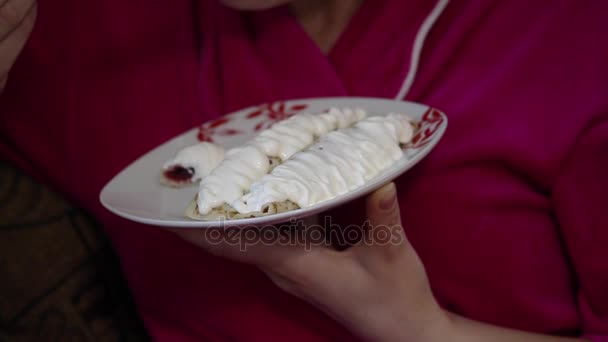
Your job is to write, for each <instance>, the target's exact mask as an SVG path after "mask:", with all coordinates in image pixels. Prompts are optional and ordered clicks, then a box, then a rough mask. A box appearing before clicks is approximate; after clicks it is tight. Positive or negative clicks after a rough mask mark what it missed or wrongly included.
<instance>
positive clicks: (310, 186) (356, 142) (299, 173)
mask: <svg viewBox="0 0 608 342" xmlns="http://www.w3.org/2000/svg"><path fill="white" fill-rule="evenodd" d="M413 134H414V130H413V127H412V125H411V124H410V119H409V118H408V117H407V116H406V115H404V114H389V115H387V116H375V117H370V118H367V119H365V120H363V121H360V122H358V123H357V124H355V125H354V127H350V128H345V129H340V130H338V131H334V132H330V133H328V134H326V135H324V136H322V137H321V138H320V139H319V141H318V142H317V143H315V144H314V145H312V146H311V147H310V148H308V149H306V150H305V151H303V152H299V153H296V154H294V155H293V156H292V157H291V158H290V159H289V160H287V161H285V162H284V163H282V164H281V165H279V166H277V167H276V168H275V169H274V170H273V171H272V173H270V174H268V175H265V176H263V177H262V178H261V179H260V180H259V181H257V182H255V183H253V184H252V185H251V189H250V192H249V193H248V194H246V195H244V196H242V197H241V198H240V199H238V200H237V201H233V202H232V203H230V204H231V205H232V206H233V207H234V208H235V209H236V210H238V211H239V212H240V213H248V212H256V211H261V210H262V209H263V208H264V206H266V205H267V204H270V203H273V202H284V201H287V200H290V201H292V202H294V203H296V204H297V205H299V206H300V207H301V208H306V207H309V206H312V205H314V204H317V203H320V202H323V201H326V200H329V199H332V198H335V197H336V196H339V195H341V194H344V193H347V192H349V191H351V190H353V189H355V188H358V187H360V186H362V185H363V184H364V183H365V182H366V181H368V180H369V179H371V178H373V177H374V176H376V175H377V174H379V173H380V172H381V171H383V170H385V169H387V168H388V167H390V166H391V165H393V163H394V162H396V161H397V160H399V159H400V158H401V157H402V155H403V152H402V150H401V148H400V146H399V144H405V143H408V142H409V141H410V140H411V139H412V137H413Z"/></svg>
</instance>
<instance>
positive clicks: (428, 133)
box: [197, 101, 444, 149]
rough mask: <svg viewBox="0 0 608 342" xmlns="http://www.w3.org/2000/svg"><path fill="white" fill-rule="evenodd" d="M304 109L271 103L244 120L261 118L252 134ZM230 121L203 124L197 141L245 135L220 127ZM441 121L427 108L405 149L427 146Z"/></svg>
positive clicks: (281, 103)
mask: <svg viewBox="0 0 608 342" xmlns="http://www.w3.org/2000/svg"><path fill="white" fill-rule="evenodd" d="M306 108H308V105H307V104H293V105H290V106H287V105H286V104H285V102H283V101H278V102H271V103H265V104H262V105H260V106H258V107H256V108H255V109H254V110H253V111H252V112H250V113H249V114H247V115H246V116H245V118H246V119H247V120H252V119H255V118H259V117H262V118H263V119H262V121H260V122H259V123H258V124H256V125H255V127H254V132H258V131H260V130H263V129H267V128H269V127H270V126H272V125H273V124H275V123H276V122H278V121H281V120H285V119H287V118H289V117H292V116H294V115H296V114H298V113H299V112H301V111H303V110H305V109H306ZM232 120H233V119H232V118H230V117H225V116H223V117H220V118H218V119H215V120H213V121H210V122H208V123H205V124H203V125H202V126H200V128H199V132H198V135H197V138H198V140H199V141H207V142H213V139H214V137H215V136H232V135H237V134H243V133H245V132H243V131H241V130H238V129H234V128H223V127H222V126H224V125H226V124H228V123H229V122H231V121H232ZM443 121H444V118H443V115H442V114H441V112H439V111H438V110H437V109H435V108H429V109H428V110H427V111H426V112H425V113H424V114H423V115H422V120H421V121H420V122H419V123H418V125H417V126H418V127H417V129H416V134H414V137H413V138H412V141H411V143H410V144H409V145H408V146H407V147H408V148H413V149H417V148H421V147H423V146H425V145H427V144H428V143H429V142H431V140H432V138H433V135H435V133H436V132H437V130H438V129H439V127H440V126H441V124H442V123H443Z"/></svg>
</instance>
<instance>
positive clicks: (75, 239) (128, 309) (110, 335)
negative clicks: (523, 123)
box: [0, 163, 148, 341]
mask: <svg viewBox="0 0 608 342" xmlns="http://www.w3.org/2000/svg"><path fill="white" fill-rule="evenodd" d="M4 340H10V341H144V340H148V338H147V336H146V334H145V331H144V328H143V326H142V325H141V323H140V321H139V320H138V318H137V315H136V312H135V310H134V306H133V303H132V300H131V297H130V295H129V292H128V290H127V288H126V286H125V282H124V279H123V278H122V275H121V273H120V266H119V264H118V262H117V260H116V258H115V256H114V254H113V252H112V250H111V247H110V245H109V243H108V241H107V240H106V238H105V237H104V236H103V234H102V232H101V231H100V229H99V227H97V226H96V224H95V222H94V221H93V220H92V219H91V217H89V216H87V214H86V213H85V212H83V211H82V210H80V209H78V208H76V207H74V206H72V205H70V204H69V203H68V202H66V201H65V200H64V199H62V198H61V197H60V196H58V195H57V194H55V193H54V192H52V191H50V190H49V189H47V188H46V187H44V186H42V185H40V184H38V183H36V182H34V181H32V180H31V179H30V178H29V177H27V176H25V175H24V174H22V173H21V172H20V171H18V170H17V169H15V168H13V167H10V166H8V165H7V164H4V163H0V341H4Z"/></svg>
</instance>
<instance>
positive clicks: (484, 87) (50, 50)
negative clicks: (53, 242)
mask: <svg viewBox="0 0 608 342" xmlns="http://www.w3.org/2000/svg"><path fill="white" fill-rule="evenodd" d="M433 5H434V4H433V2H429V1H426V0H411V1H409V0H408V1H402V0H374V1H367V2H365V4H364V5H363V8H362V9H361V10H360V11H359V13H358V14H357V15H356V17H355V18H354V19H353V21H352V22H351V25H350V26H349V28H348V29H347V31H346V32H345V33H344V35H343V36H342V37H341V38H340V40H339V42H338V43H337V45H336V46H335V47H334V49H333V50H332V51H331V52H330V54H329V56H324V55H322V54H321V53H320V51H319V50H318V49H317V48H316V46H315V45H314V43H313V42H312V41H311V40H310V39H309V38H308V37H307V36H306V34H305V33H304V32H303V31H302V30H301V29H300V27H299V26H298V25H297V23H296V22H295V20H294V19H293V18H292V17H291V15H290V14H289V11H288V10H287V9H286V8H278V9H274V10H269V11H265V12H259V13H240V12H236V11H233V10H229V9H226V8H224V7H222V6H219V5H218V4H217V3H215V2H214V1H212V0H204V1H198V2H186V1H177V2H171V3H170V4H169V3H166V4H165V3H162V2H161V1H119V0H108V1H103V2H102V1H95V2H89V1H87V2H85V1H77V0H55V1H53V2H50V1H45V0H40V17H39V22H38V24H37V27H36V30H35V32H34V34H33V36H32V39H31V41H30V42H29V44H28V46H27V47H26V49H25V51H24V53H23V55H22V57H21V58H20V60H19V62H18V64H17V65H16V67H15V69H14V70H13V73H12V74H11V78H10V80H9V86H8V88H7V90H6V92H5V93H4V94H3V95H2V96H1V97H0V132H1V138H0V139H1V140H0V141H1V143H0V153H1V155H2V156H4V157H5V158H8V159H10V160H12V161H13V162H15V163H17V164H19V165H20V166H21V167H22V168H24V169H25V170H27V171H28V172H30V173H31V174H32V175H34V176H36V177H37V178H38V179H41V180H43V181H45V182H47V183H49V184H51V185H53V186H54V187H56V188H57V189H59V190H61V191H62V192H63V193H65V194H66V195H68V196H69V197H70V198H72V199H73V200H75V201H78V203H80V204H81V205H82V206H84V207H85V208H87V209H89V210H90V211H91V212H92V213H93V214H94V215H95V216H96V217H97V218H98V219H99V220H100V221H101V222H102V223H103V226H104V228H105V229H106V231H107V232H108V234H109V235H110V237H111V238H112V241H113V243H114V246H115V248H116V250H117V252H118V253H119V255H120V257H121V260H122V265H123V268H124V270H125V272H126V275H127V278H128V282H129V285H130V287H131V289H132V291H133V294H134V297H135V300H136V302H137V305H138V308H139V311H140V313H141V315H142V317H143V319H144V322H145V324H146V326H147V328H148V329H149V331H150V333H151V335H152V336H153V337H154V338H155V339H157V340H160V341H173V340H178V341H199V340H209V341H228V340H236V341H274V340H276V341H285V340H289V341H336V340H348V339H350V338H351V337H350V336H349V334H348V333H347V332H346V331H345V330H344V329H343V328H341V327H340V326H338V325H337V324H336V323H334V322H333V321H332V320H331V319H329V318H328V317H326V316H325V315H324V314H322V313H320V312H318V311H317V310H316V309H314V308H312V307H311V306H309V305H308V304H306V303H303V302H301V301H299V300H297V299H295V298H293V297H291V296H289V295H287V294H285V293H283V292H281V291H280V290H279V289H278V288H277V287H275V286H274V285H273V284H272V283H271V282H270V281H269V280H268V279H266V277H265V276H264V275H263V274H261V273H260V272H259V271H257V270H256V269H255V268H252V267H248V266H244V265H239V264H236V263H233V262H230V261H226V260H220V259H217V258H214V257H211V256H209V255H207V254H205V253H204V252H203V251H201V250H199V249H197V248H195V247H192V246H190V245H188V244H186V243H185V242H183V241H181V240H179V239H178V238H176V237H174V236H173V235H172V234H170V233H167V232H164V231H161V230H159V229H156V228H153V227H146V226H142V225H137V224H133V223H130V222H127V221H125V220H122V219H119V218H117V217H115V216H113V215H111V214H110V213H109V212H107V211H105V210H104V209H103V208H102V207H101V205H100V204H99V202H98V198H97V196H98V193H99V191H100V190H101V188H102V186H103V185H104V184H105V183H106V182H107V181H108V180H110V179H111V177H112V176H113V175H114V174H115V173H116V172H118V171H120V170H121V169H122V168H123V167H125V166H126V165H128V163H130V162H131V161H132V160H133V159H134V158H136V157H138V156H139V155H141V154H143V153H145V152H146V151H148V150H149V149H151V148H153V147H154V146H156V145H158V144H160V143H162V142H164V141H165V140H166V139H168V138H170V137H172V136H174V135H176V134H178V133H181V132H183V131H185V130H186V129H189V128H191V127H193V126H196V125H198V124H200V123H202V122H204V121H206V120H209V119H212V118H215V117H217V116H219V115H222V114H224V113H227V112H229V111H232V110H236V109H239V108H242V107H245V106H249V105H255V104H259V103H261V102H266V101H272V100H279V99H291V98H306V97H315V96H337V95H340V96H342V95H344V96H375V97H385V98H392V97H394V96H395V95H396V94H397V92H398V90H399V87H400V86H401V83H402V82H403V79H404V78H405V76H406V74H407V72H408V66H409V59H410V53H411V47H412V43H413V40H414V37H415V35H416V32H417V30H418V28H419V26H420V24H421V22H422V21H423V20H424V18H425V16H426V15H427V14H428V13H429V12H430V11H431V8H432V7H433ZM605 13H608V2H606V1H601V0H597V1H575V0H551V1H549V0H547V1H523V0H515V1H485V0H453V1H451V3H450V5H449V6H448V8H447V9H446V12H445V13H444V14H443V15H442V16H441V17H440V19H439V21H438V22H437V25H436V26H435V27H434V28H433V30H432V31H431V34H430V36H429V38H428V40H427V42H426V45H425V48H424V51H423V55H422V59H421V65H420V70H419V74H418V76H417V78H416V80H415V82H414V85H413V88H412V89H411V92H410V93H409V95H408V97H407V100H412V101H418V102H423V103H427V104H429V105H432V106H434V107H437V108H440V109H442V110H444V111H445V112H446V113H447V115H448V117H449V120H450V123H449V128H448V131H447V133H446V135H445V138H444V139H443V141H442V142H441V143H440V144H439V145H438V146H437V148H436V150H435V151H434V152H433V153H432V154H431V155H429V157H428V158H427V159H426V160H425V161H424V162H423V163H421V164H420V165H419V166H417V167H416V168H415V169H413V170H411V171H410V172H408V173H407V174H406V175H404V176H403V177H401V178H400V179H399V180H398V181H397V183H398V187H399V197H400V203H401V208H402V217H403V221H404V226H405V230H406V233H407V235H408V237H409V238H410V240H411V242H412V244H413V245H414V247H415V248H416V250H417V251H418V253H419V254H420V257H421V259H422V260H423V262H424V264H425V266H426V268H427V271H428V274H429V278H430V281H431V284H432V287H433V290H434V292H435V295H436V296H437V298H438V300H439V301H440V302H441V304H442V305H443V306H444V307H446V308H447V309H449V310H452V311H454V312H456V313H459V314H462V315H464V316H466V317H469V318H472V319H476V320H480V321H484V322H489V323H493V324H498V325H501V326H506V327H513V328H518V329H523V330H528V331H534V332H541V333H548V334H556V335H568V336H581V335H583V334H587V335H588V336H590V337H591V336H594V337H593V338H596V341H605V340H606V337H605V336H608V249H607V248H606V246H608V216H607V214H606V210H605V208H606V204H605V203H606V199H605V198H606V195H607V194H608V181H607V180H606V175H607V174H608V63H606V61H607V60H608V23H607V22H606V20H605V18H604V17H605ZM360 205H361V203H351V204H349V205H348V206H347V207H346V208H342V210H338V211H336V212H334V213H332V214H333V215H334V218H335V220H337V221H341V222H347V221H350V222H357V221H358V220H359V219H360V218H359V217H354V215H349V214H348V213H352V212H360V210H357V209H358V208H359V207H360ZM347 212H348V213H347Z"/></svg>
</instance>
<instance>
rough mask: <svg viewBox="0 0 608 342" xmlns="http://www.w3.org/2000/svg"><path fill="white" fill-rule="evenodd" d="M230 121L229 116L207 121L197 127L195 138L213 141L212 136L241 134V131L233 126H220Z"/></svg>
mask: <svg viewBox="0 0 608 342" xmlns="http://www.w3.org/2000/svg"><path fill="white" fill-rule="evenodd" d="M230 121H232V119H231V118H229V117H225V116H223V117H221V118H218V119H215V120H213V121H210V122H207V123H206V124H203V125H202V126H200V127H199V130H198V135H197V138H198V140H199V141H206V142H213V138H214V136H231V135H237V134H242V133H243V132H242V131H240V130H238V129H234V128H222V126H224V125H226V124H227V123H229V122H230Z"/></svg>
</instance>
